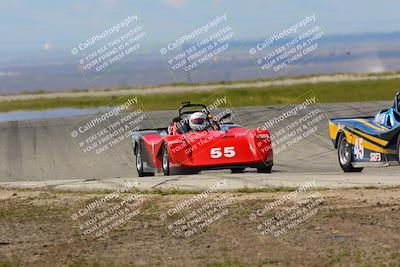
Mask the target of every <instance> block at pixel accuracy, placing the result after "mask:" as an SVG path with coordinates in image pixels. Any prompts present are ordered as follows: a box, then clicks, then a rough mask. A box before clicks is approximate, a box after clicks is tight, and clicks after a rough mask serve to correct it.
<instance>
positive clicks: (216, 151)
mask: <svg viewBox="0 0 400 267" xmlns="http://www.w3.org/2000/svg"><path fill="white" fill-rule="evenodd" d="M221 150H222V148H221V147H214V148H211V150H210V157H211V158H213V159H218V158H220V157H222V151H221ZM235 155H236V152H235V147H233V146H228V147H224V157H226V158H233V157H234V156H235Z"/></svg>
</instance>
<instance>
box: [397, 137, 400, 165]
mask: <svg viewBox="0 0 400 267" xmlns="http://www.w3.org/2000/svg"><path fill="white" fill-rule="evenodd" d="M397 160H398V161H399V163H400V135H399V137H398V138H397Z"/></svg>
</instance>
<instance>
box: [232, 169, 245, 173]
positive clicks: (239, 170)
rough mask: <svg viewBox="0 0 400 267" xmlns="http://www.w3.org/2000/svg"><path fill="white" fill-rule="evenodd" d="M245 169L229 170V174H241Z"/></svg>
mask: <svg viewBox="0 0 400 267" xmlns="http://www.w3.org/2000/svg"><path fill="white" fill-rule="evenodd" d="M244 169H246V168H233V169H231V173H242V172H243V171H244Z"/></svg>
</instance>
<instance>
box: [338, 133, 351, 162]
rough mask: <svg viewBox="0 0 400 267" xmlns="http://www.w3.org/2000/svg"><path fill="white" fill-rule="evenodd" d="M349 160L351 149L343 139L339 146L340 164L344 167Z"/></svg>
mask: <svg viewBox="0 0 400 267" xmlns="http://www.w3.org/2000/svg"><path fill="white" fill-rule="evenodd" d="M350 158H351V147H350V145H349V143H347V140H346V138H343V139H342V140H341V141H340V144H339V160H340V164H342V165H346V164H347V163H348V162H349V161H350Z"/></svg>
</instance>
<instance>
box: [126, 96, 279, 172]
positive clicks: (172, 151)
mask: <svg viewBox="0 0 400 267" xmlns="http://www.w3.org/2000/svg"><path fill="white" fill-rule="evenodd" d="M231 117H232V114H231V113H230V112H229V110H227V111H225V112H221V113H220V114H218V115H216V116H215V117H214V116H213V115H211V113H210V112H209V111H208V109H207V107H206V106H205V105H203V104H191V103H190V102H183V103H182V106H181V108H180V109H179V111H178V117H175V118H174V119H173V120H172V122H171V123H170V125H169V126H168V127H167V128H158V129H146V130H140V131H136V132H134V133H133V135H132V142H133V149H134V153H135V156H136V169H137V172H138V175H139V176H140V177H142V176H153V175H154V173H155V172H156V171H160V172H161V171H162V172H163V173H164V175H171V174H187V173H198V172H200V171H201V170H210V169H231V171H232V172H233V173H239V172H242V171H243V170H244V169H245V168H246V167H252V168H257V171H258V172H260V173H270V172H271V169H272V165H273V156H272V145H271V137H270V133H269V131H268V130H264V129H263V130H260V129H253V130H249V129H245V128H243V127H241V126H239V125H237V124H233V123H230V122H227V121H228V120H230V119H231Z"/></svg>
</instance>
